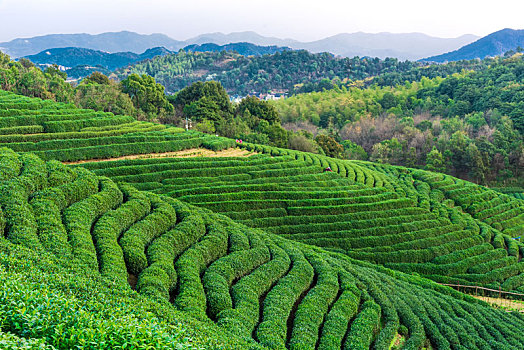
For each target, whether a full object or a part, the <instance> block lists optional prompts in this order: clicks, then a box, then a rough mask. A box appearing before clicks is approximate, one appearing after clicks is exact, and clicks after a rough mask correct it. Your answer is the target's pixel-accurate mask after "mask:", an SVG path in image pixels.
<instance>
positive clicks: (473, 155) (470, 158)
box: [466, 143, 488, 184]
mask: <svg viewBox="0 0 524 350" xmlns="http://www.w3.org/2000/svg"><path fill="white" fill-rule="evenodd" d="M466 154H467V165H468V167H469V175H470V176H471V177H473V179H475V181H477V183H480V184H482V183H484V182H485V179H486V172H487V170H488V169H487V167H486V166H485V165H484V161H483V159H482V155H481V153H480V151H479V149H478V148H477V146H476V145H475V144H474V143H470V144H469V145H468V148H467V150H466Z"/></svg>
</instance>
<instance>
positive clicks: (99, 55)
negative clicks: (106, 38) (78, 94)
mask: <svg viewBox="0 0 524 350" xmlns="http://www.w3.org/2000/svg"><path fill="white" fill-rule="evenodd" d="M171 52H172V51H170V50H168V49H166V48H164V47H155V48H152V49H148V50H146V51H144V52H143V53H141V54H136V53H134V52H117V53H107V52H103V51H99V50H91V49H85V48H79V47H66V48H57V49H49V50H44V51H42V52H40V53H38V54H36V55H30V56H25V57H24V58H27V59H28V60H30V61H31V62H33V63H35V64H39V65H47V64H57V65H60V66H64V67H68V68H72V67H76V66H80V65H87V66H102V67H104V68H106V69H108V70H115V69H117V68H120V67H125V66H127V65H129V64H132V63H135V62H138V61H143V60H145V59H148V58H153V57H155V56H163V55H167V54H169V53H171Z"/></svg>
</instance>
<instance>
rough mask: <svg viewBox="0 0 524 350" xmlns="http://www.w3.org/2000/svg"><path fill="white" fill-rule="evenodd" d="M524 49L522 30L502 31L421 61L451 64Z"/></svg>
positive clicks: (507, 29) (523, 32)
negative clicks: (519, 48)
mask: <svg viewBox="0 0 524 350" xmlns="http://www.w3.org/2000/svg"><path fill="white" fill-rule="evenodd" d="M518 47H521V48H522V47H524V29H521V30H514V29H509V28H506V29H502V30H499V31H498V32H495V33H491V34H489V35H487V36H485V37H483V38H480V39H478V40H477V41H475V42H472V43H471V44H468V45H465V46H463V47H461V48H460V49H458V50H455V51H452V52H448V53H445V54H441V55H437V56H432V57H428V58H425V59H423V61H429V62H451V61H460V60H472V59H476V58H479V59H483V58H485V57H494V56H500V55H502V54H504V53H505V52H507V51H510V50H515V49H517V48H518Z"/></svg>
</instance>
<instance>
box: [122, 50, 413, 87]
mask: <svg viewBox="0 0 524 350" xmlns="http://www.w3.org/2000/svg"><path fill="white" fill-rule="evenodd" d="M418 66H421V64H420V63H415V62H409V61H405V62H401V61H398V60H397V59H392V58H388V59H385V60H380V59H378V58H359V57H354V58H337V57H335V56H333V55H331V54H329V53H320V54H312V53H310V52H308V51H305V50H300V51H283V52H277V53H275V54H273V55H264V56H259V57H244V56H242V55H240V54H238V53H233V52H226V51H221V52H202V53H200V52H194V53H193V52H183V51H181V52H178V53H176V54H171V55H167V56H163V57H156V58H154V59H152V60H146V61H143V62H140V63H137V64H135V65H132V66H130V67H127V68H124V69H120V70H118V71H117V72H116V76H117V77H118V78H120V79H123V78H125V77H126V76H128V75H130V74H132V73H138V74H148V75H151V76H153V77H154V78H155V80H156V81H157V82H159V83H161V84H162V85H164V86H165V87H166V90H167V91H168V92H171V93H173V92H176V91H178V90H180V89H183V88H185V87H187V86H189V85H190V84H191V83H194V82H196V81H205V80H216V81H219V82H220V83H221V84H222V85H223V86H224V87H225V88H226V90H227V91H228V92H229V93H230V94H233V95H236V94H238V95H246V94H248V93H252V92H256V93H266V92H268V91H269V90H278V89H286V90H290V91H291V90H293V89H300V87H301V86H302V85H304V84H305V85H312V84H313V85H315V84H318V83H320V82H322V81H323V80H327V82H325V83H326V84H325V87H327V88H331V87H332V85H333V83H332V81H334V82H345V81H348V80H362V79H366V78H369V77H372V76H376V75H379V74H383V73H387V72H398V71H400V72H404V71H408V70H410V69H412V68H413V67H418Z"/></svg>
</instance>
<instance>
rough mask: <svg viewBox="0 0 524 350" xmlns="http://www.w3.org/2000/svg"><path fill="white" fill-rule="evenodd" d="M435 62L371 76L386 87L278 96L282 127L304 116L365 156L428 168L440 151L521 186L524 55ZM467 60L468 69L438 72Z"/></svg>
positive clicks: (458, 170)
mask: <svg viewBox="0 0 524 350" xmlns="http://www.w3.org/2000/svg"><path fill="white" fill-rule="evenodd" d="M448 65H449V67H448ZM435 67H436V66H429V67H421V68H414V69H411V70H408V71H406V73H405V74H404V73H401V72H391V73H389V72H388V73H385V74H384V75H383V76H378V77H376V78H374V79H373V81H374V82H376V83H377V85H380V87H379V86H374V85H371V86H370V87H367V88H362V87H360V86H358V85H357V86H350V87H348V88H345V87H343V88H341V89H332V90H329V91H319V92H311V93H309V94H297V95H295V96H292V97H290V98H287V99H284V100H279V101H274V102H272V103H273V105H274V106H275V108H276V109H277V110H278V112H279V113H278V114H279V116H280V118H281V120H282V122H283V125H284V127H287V128H291V129H293V128H294V129H296V128H298V127H299V126H300V125H301V124H300V123H303V124H305V125H306V128H307V129H308V130H309V131H312V132H315V133H329V134H332V135H335V137H339V139H338V141H339V142H341V143H342V144H345V145H346V147H347V146H350V147H351V145H355V144H356V145H357V146H360V147H362V151H361V154H363V156H362V155H360V158H359V159H366V160H374V161H377V162H382V163H388V164H395V165H403V166H409V167H413V166H416V167H421V168H423V167H431V166H433V165H434V164H433V162H432V161H433V160H434V159H432V157H433V156H436V157H437V158H439V159H440V160H441V162H440V163H439V164H438V165H437V167H438V169H439V171H441V172H445V173H448V174H451V175H454V176H456V177H460V178H462V179H469V180H472V181H475V182H478V183H482V184H493V185H495V186H497V182H500V183H503V182H504V181H514V182H515V184H514V185H515V186H521V185H519V184H520V183H522V181H524V176H523V175H524V172H523V171H522V167H523V163H522V162H521V161H520V159H524V158H522V154H524V153H523V152H524V137H523V135H524V118H522V115H524V109H523V107H524V106H523V104H522V98H521V97H522V93H523V83H524V75H523V74H522V72H523V71H524V70H523V69H524V56H523V55H522V54H515V55H513V56H511V57H507V58H502V57H498V58H493V59H491V58H490V59H484V60H482V61H478V62H476V63H475V62H474V61H468V62H460V63H456V64H455V63H453V64H445V65H439V66H437V67H438V68H435ZM461 67H463V68H467V69H469V71H467V72H466V71H463V72H462V73H454V74H451V75H449V76H446V77H445V78H441V77H438V75H439V74H440V73H451V72H452V71H453V70H460V68H461ZM425 75H429V76H432V75H437V77H435V78H433V79H427V78H426V77H425ZM420 76H422V77H421V79H420V80H418V81H410V80H409V79H411V78H416V77H420ZM389 84H391V85H389ZM394 84H398V85H394ZM355 85H356V84H355ZM297 125H298V126H297ZM459 144H460V145H459ZM431 152H433V154H431ZM430 154H431V155H430ZM346 157H348V156H347V155H346ZM479 157H482V160H479ZM498 159H505V160H504V163H503V164H502V163H498ZM506 160H507V161H506ZM437 163H438V162H437ZM497 164H500V167H499V165H497ZM430 169H431V168H430ZM434 169H436V168H434Z"/></svg>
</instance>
